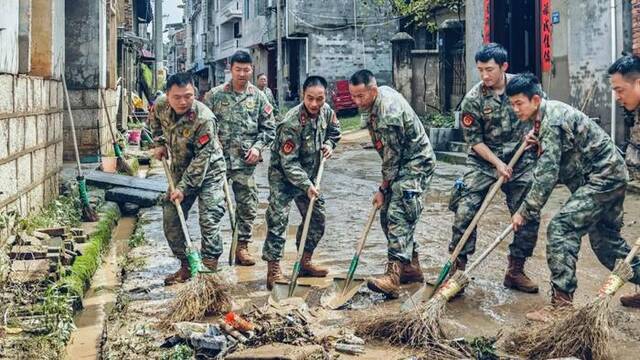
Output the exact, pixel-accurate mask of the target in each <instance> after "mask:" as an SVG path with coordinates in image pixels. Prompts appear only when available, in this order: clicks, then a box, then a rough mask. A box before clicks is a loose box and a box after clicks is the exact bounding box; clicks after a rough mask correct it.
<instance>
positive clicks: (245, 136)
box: [204, 82, 275, 241]
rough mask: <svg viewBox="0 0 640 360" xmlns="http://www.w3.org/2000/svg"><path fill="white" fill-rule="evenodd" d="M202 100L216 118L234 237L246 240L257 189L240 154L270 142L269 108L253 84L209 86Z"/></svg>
mask: <svg viewBox="0 0 640 360" xmlns="http://www.w3.org/2000/svg"><path fill="white" fill-rule="evenodd" d="M204 102H205V104H206V105H207V106H208V107H209V108H210V109H211V110H212V111H213V113H214V114H215V115H216V119H217V120H218V131H219V132H218V137H219V139H220V142H221V144H222V148H223V151H224V159H225V160H226V163H227V178H228V179H229V180H231V182H232V184H231V186H232V189H233V193H234V196H235V200H236V204H237V205H236V218H237V221H238V240H239V241H250V240H251V228H252V225H253V221H254V220H255V218H256V215H257V212H258V188H257V186H256V181H255V178H254V177H253V173H254V171H255V168H256V165H250V164H247V163H246V162H245V161H244V157H245V153H246V152H247V151H248V150H249V149H250V148H254V149H257V150H258V151H259V152H260V153H262V151H263V150H264V149H266V148H267V147H268V146H269V145H270V144H271V142H272V141H273V137H274V132H275V123H274V119H273V107H272V105H270V104H269V102H268V101H267V98H266V96H265V95H264V94H263V93H262V91H260V90H259V89H258V88H257V87H256V86H254V85H252V84H247V88H246V90H245V91H244V92H243V93H236V92H235V91H234V90H233V87H232V85H231V82H228V83H226V84H223V85H220V86H217V87H215V88H213V89H211V90H210V91H209V92H207V94H206V95H205V98H204Z"/></svg>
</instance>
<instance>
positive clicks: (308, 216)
mask: <svg viewBox="0 0 640 360" xmlns="http://www.w3.org/2000/svg"><path fill="white" fill-rule="evenodd" d="M320 156H321V158H320V165H319V166H318V175H316V181H315V186H316V189H317V190H318V191H320V181H321V180H322V173H323V172H324V162H325V160H326V159H325V158H324V156H322V155H320ZM316 200H317V197H313V198H312V199H311V200H309V208H308V209H307V213H306V215H305V217H304V226H303V228H302V236H301V237H300V246H299V247H298V259H297V261H298V262H300V261H301V260H302V254H303V253H304V246H305V245H306V243H307V235H308V233H309V225H310V224H311V215H312V214H313V206H314V205H315V203H316Z"/></svg>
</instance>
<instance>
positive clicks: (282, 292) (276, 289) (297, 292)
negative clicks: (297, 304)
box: [269, 280, 311, 302]
mask: <svg viewBox="0 0 640 360" xmlns="http://www.w3.org/2000/svg"><path fill="white" fill-rule="evenodd" d="M289 285H290V283H289V282H288V281H284V280H282V281H276V282H275V283H274V284H273V289H271V295H270V297H269V298H270V300H273V301H275V302H280V301H282V300H284V299H287V298H289V297H299V298H303V299H305V298H306V297H307V294H309V291H310V290H311V285H306V284H300V283H297V284H296V287H295V288H294V289H293V295H292V296H289Z"/></svg>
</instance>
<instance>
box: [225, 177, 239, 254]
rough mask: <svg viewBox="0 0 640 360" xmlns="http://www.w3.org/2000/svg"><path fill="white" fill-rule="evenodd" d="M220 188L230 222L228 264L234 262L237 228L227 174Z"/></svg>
mask: <svg viewBox="0 0 640 360" xmlns="http://www.w3.org/2000/svg"><path fill="white" fill-rule="evenodd" d="M222 180H223V183H222V189H223V190H224V198H225V200H226V202H227V210H228V211H229V222H230V223H231V231H232V234H231V246H230V247H229V266H233V264H234V263H235V256H236V248H237V247H238V228H237V227H236V225H237V223H236V213H235V209H234V207H233V201H232V200H231V191H230V190H229V182H228V181H227V176H226V175H224V178H223V179H222Z"/></svg>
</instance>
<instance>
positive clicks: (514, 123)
mask: <svg viewBox="0 0 640 360" xmlns="http://www.w3.org/2000/svg"><path fill="white" fill-rule="evenodd" d="M475 60H476V66H477V68H478V71H479V72H480V77H481V78H482V81H481V82H479V83H478V84H476V85H475V86H474V87H473V88H472V89H471V90H470V91H469V92H468V93H467V95H465V97H464V99H463V100H462V121H461V122H462V130H463V134H464V138H465V141H466V143H467V144H468V145H469V155H468V157H467V165H468V167H469V170H468V171H467V172H466V173H465V175H464V178H463V179H462V182H461V181H460V180H458V181H456V184H455V185H454V188H453V191H452V196H451V200H450V203H449V209H450V210H451V211H454V212H455V218H454V222H453V227H452V228H453V235H452V238H451V242H450V243H449V251H450V252H453V250H454V249H455V247H456V245H457V244H458V242H459V241H460V238H461V237H462V234H464V232H465V230H466V229H467V227H468V226H469V224H470V223H471V221H472V220H473V218H474V217H475V215H476V213H477V211H478V209H480V206H481V205H482V202H483V200H484V199H485V197H486V196H487V193H488V192H489V189H490V188H491V186H492V185H493V184H494V183H495V182H496V181H497V180H498V178H499V177H500V176H504V177H506V179H507V181H505V182H504V184H503V185H502V188H501V190H502V192H504V194H505V196H506V198H507V207H508V208H509V212H510V213H511V214H513V213H514V212H515V211H516V210H517V209H518V207H519V206H520V203H521V202H522V200H523V199H524V195H525V194H526V193H527V191H528V190H529V187H530V186H531V180H532V179H531V171H532V169H533V165H534V163H535V152H534V149H530V150H528V151H527V152H525V153H524V154H523V155H522V157H521V158H520V160H519V161H518V162H517V163H516V164H515V166H514V168H513V169H511V168H509V167H508V166H507V165H506V164H507V163H509V161H510V160H511V157H513V155H514V154H515V152H516V150H517V148H518V147H519V145H520V143H521V141H522V139H523V138H524V136H525V135H526V134H527V132H529V130H531V128H532V125H531V123H530V122H526V123H524V122H520V121H518V118H517V117H516V116H515V114H514V113H513V110H512V109H511V106H510V105H509V99H508V98H507V96H506V95H505V94H504V89H505V86H506V85H507V82H508V81H509V80H510V78H511V77H512V76H513V75H511V74H507V73H506V70H507V67H508V63H507V62H506V61H507V51H506V50H505V49H504V48H503V47H502V46H500V45H498V44H495V43H492V44H487V45H485V46H483V47H482V49H480V50H479V51H478V52H477V53H476V55H475ZM539 225H540V219H539V218H538V217H533V218H532V219H531V221H530V222H528V223H527V225H526V226H525V227H524V228H523V229H522V231H520V232H518V233H516V234H514V238H513V241H512V243H511V244H510V245H509V257H508V261H509V265H508V268H507V272H506V274H505V277H504V282H503V283H504V286H506V287H508V288H512V289H516V290H520V291H524V292H528V293H536V292H538V285H536V284H535V283H534V282H533V281H531V279H529V278H528V277H527V276H526V274H525V273H524V264H525V260H526V259H527V258H528V257H530V256H531V255H532V253H533V249H534V247H535V245H536V240H537V238H538V227H539ZM476 233H477V231H476V229H473V232H472V233H471V236H470V237H469V239H468V241H467V242H466V244H465V246H464V247H463V249H462V251H461V252H460V255H459V256H458V259H456V262H455V263H454V269H452V271H451V274H453V273H454V272H455V271H456V270H458V269H460V270H464V269H465V268H466V264H467V258H468V256H469V255H471V254H473V252H474V251H475V247H476ZM459 294H462V291H461V292H459Z"/></svg>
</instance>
